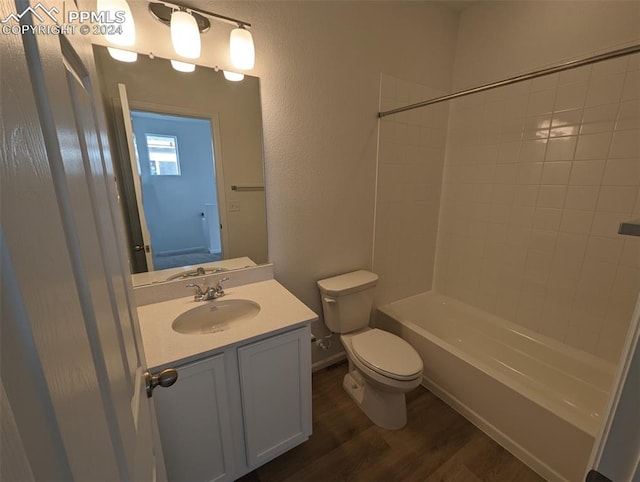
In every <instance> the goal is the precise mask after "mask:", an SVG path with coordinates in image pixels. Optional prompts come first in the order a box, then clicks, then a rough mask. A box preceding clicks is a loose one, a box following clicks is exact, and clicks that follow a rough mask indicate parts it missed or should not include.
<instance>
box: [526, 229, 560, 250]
mask: <svg viewBox="0 0 640 482" xmlns="http://www.w3.org/2000/svg"><path fill="white" fill-rule="evenodd" d="M557 237H558V232H557V231H547V230H544V229H532V230H531V234H530V237H529V243H528V245H527V247H528V248H530V249H535V250H538V251H544V252H548V253H553V252H554V250H555V247H556V241H557Z"/></svg>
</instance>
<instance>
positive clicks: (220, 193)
mask: <svg viewBox="0 0 640 482" xmlns="http://www.w3.org/2000/svg"><path fill="white" fill-rule="evenodd" d="M129 109H130V111H144V112H152V113H156V114H165V115H179V116H184V117H195V118H198V119H207V120H208V121H209V122H210V123H211V138H212V140H213V146H212V151H213V163H214V169H215V182H216V196H217V198H218V216H219V218H220V224H221V226H222V227H221V228H220V245H221V249H222V259H226V254H225V253H227V252H228V250H229V224H228V222H227V202H226V190H225V186H226V184H225V180H224V162H223V148H222V136H221V135H220V116H219V114H218V113H217V112H204V111H198V110H195V109H189V108H185V107H178V106H174V105H167V104H157V103H155V102H143V101H137V100H131V99H129ZM132 162H133V161H132ZM136 172H137V169H136Z"/></svg>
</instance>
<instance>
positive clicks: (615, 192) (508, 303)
mask: <svg viewBox="0 0 640 482" xmlns="http://www.w3.org/2000/svg"><path fill="white" fill-rule="evenodd" d="M450 109H451V111H450V119H449V128H448V136H447V148H446V161H445V172H444V181H443V193H442V209H441V214H440V225H439V232H438V242H437V254H436V270H435V276H434V284H435V289H437V290H438V291H440V292H443V293H444V294H447V295H449V296H452V297H455V298H457V299H460V300H462V301H464V302H466V303H469V304H471V305H475V306H477V307H480V308H482V309H484V310H487V311H489V312H491V313H494V314H496V315H498V316H500V317H502V318H506V319H508V320H511V321H513V322H516V323H518V324H520V325H523V326H525V327H527V328H529V329H532V330H534V331H536V332H539V333H541V334H544V335H547V336H550V337H552V338H555V339H557V340H560V341H562V342H564V343H567V344H568V345H571V346H574V347H576V348H579V349H581V350H584V351H587V352H590V353H592V354H595V355H596V356H599V357H602V358H605V359H607V360H610V361H616V360H617V358H618V356H619V354H620V350H621V347H622V343H623V341H624V338H625V335H626V332H627V329H628V326H629V322H630V320H631V315H632V311H633V307H634V305H635V302H636V299H637V297H638V292H639V290H640V238H632V237H628V236H621V235H618V234H617V228H618V224H619V223H620V222H621V221H623V220H628V219H632V218H634V217H635V218H638V217H640V194H639V190H640V189H639V188H640V130H639V129H640V56H639V55H635V56H626V57H622V58H619V59H614V60H610V61H607V62H603V63H599V64H594V65H592V66H587V67H582V68H579V69H574V70H569V71H566V72H563V73H560V74H554V75H549V76H545V77H541V78H538V79H534V80H532V81H528V82H522V83H518V84H513V85H511V86H507V87H502V88H499V89H495V90H491V91H486V92H484V93H481V94H475V95H471V96H468V97H465V98H461V99H458V100H456V101H453V102H452V103H451V107H450ZM421 110H429V108H426V109H421ZM425 249H426V250H428V249H430V247H429V246H428V245H426V246H425Z"/></svg>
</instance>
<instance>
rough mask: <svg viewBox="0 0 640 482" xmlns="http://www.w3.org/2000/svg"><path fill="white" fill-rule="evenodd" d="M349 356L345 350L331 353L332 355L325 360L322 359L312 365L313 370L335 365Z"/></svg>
mask: <svg viewBox="0 0 640 482" xmlns="http://www.w3.org/2000/svg"><path fill="white" fill-rule="evenodd" d="M346 358H347V354H346V353H345V352H343V351H341V352H340V353H336V354H335V355H331V356H330V357H327V358H325V359H324V360H320V361H317V362H315V363H314V364H313V365H311V371H312V372H317V371H318V370H322V369H323V368H327V367H328V366H331V365H335V364H336V363H339V362H341V361H343V360H345V359H346Z"/></svg>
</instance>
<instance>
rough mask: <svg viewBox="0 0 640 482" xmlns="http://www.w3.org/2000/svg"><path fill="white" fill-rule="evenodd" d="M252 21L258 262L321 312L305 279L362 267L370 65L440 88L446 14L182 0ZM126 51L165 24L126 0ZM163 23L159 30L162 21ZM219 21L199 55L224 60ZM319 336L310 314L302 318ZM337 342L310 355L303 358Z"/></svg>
mask: <svg viewBox="0 0 640 482" xmlns="http://www.w3.org/2000/svg"><path fill="white" fill-rule="evenodd" d="M190 3H191V4H192V5H194V6H199V7H200V8H203V9H205V10H210V11H214V12H216V13H219V14H222V15H228V16H231V17H236V18H239V19H241V20H244V21H247V22H250V23H251V24H252V28H251V32H252V34H253V37H254V41H255V46H256V67H255V69H254V70H253V71H252V72H251V74H252V75H257V76H259V77H260V88H261V96H262V114H263V124H264V149H265V171H266V173H265V174H266V176H265V177H266V196H267V215H268V234H269V260H270V261H271V262H273V263H274V264H275V272H276V277H277V279H278V280H279V281H280V282H281V283H283V284H284V285H285V286H286V287H287V288H288V289H289V290H290V291H292V292H293V293H294V294H295V295H296V296H298V297H299V298H300V299H301V300H302V301H303V302H304V303H306V304H307V305H308V306H309V307H311V308H312V309H313V310H314V311H316V312H317V313H319V314H321V313H322V309H321V305H320V297H319V294H318V290H317V287H316V284H315V283H316V281H317V280H318V279H322V278H325V277H328V276H332V275H335V274H339V273H343V272H347V271H350V270H355V269H361V268H366V269H371V266H372V264H371V263H372V244H373V242H372V241H373V235H374V233H373V223H374V219H373V218H374V193H375V177H376V148H377V135H378V131H377V126H378V119H377V112H378V107H379V105H378V102H379V94H380V92H379V87H380V73H381V72H385V73H386V74H389V75H392V76H395V77H397V78H401V79H404V80H407V81H413V82H418V83H420V84H423V85H428V86H430V87H432V88H435V89H440V90H449V87H450V83H451V71H452V67H453V57H454V49H455V41H456V32H457V17H458V15H457V13H456V12H455V11H453V10H450V9H449V8H447V7H446V6H444V5H443V4H442V2H395V1H392V2H271V1H269V2H259V1H258V2H215V3H212V2H208V1H204V0H200V1H193V2H190ZM131 7H132V10H133V13H134V16H136V22H137V25H138V26H139V27H140V29H139V34H138V37H137V46H136V50H139V51H146V52H148V51H153V52H154V53H155V54H156V55H159V56H166V55H168V54H171V47H170V43H169V41H168V39H169V31H168V29H167V28H166V27H164V26H162V25H160V24H158V23H157V22H154V21H153V20H150V16H149V14H148V13H147V12H146V4H145V3H144V2H131ZM162 29H164V30H162ZM230 29H231V27H227V26H224V25H223V24H218V23H214V24H213V28H212V29H211V30H210V31H209V32H207V33H205V34H203V36H202V41H203V55H202V58H201V59H199V63H202V64H204V65H208V66H216V65H218V66H220V67H221V68H229V67H230V64H229V59H228V54H227V46H228V34H229V31H230ZM313 330H314V332H315V333H316V334H318V335H320V334H324V333H326V329H325V327H324V325H323V324H322V323H318V324H317V325H316V326H314V327H313ZM339 350H341V346H340V344H339V342H337V340H336V342H335V343H334V346H333V349H332V350H331V351H330V352H324V353H318V352H316V353H314V361H315V360H318V359H319V358H322V357H325V356H329V355H330V354H331V353H333V352H335V351H339Z"/></svg>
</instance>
